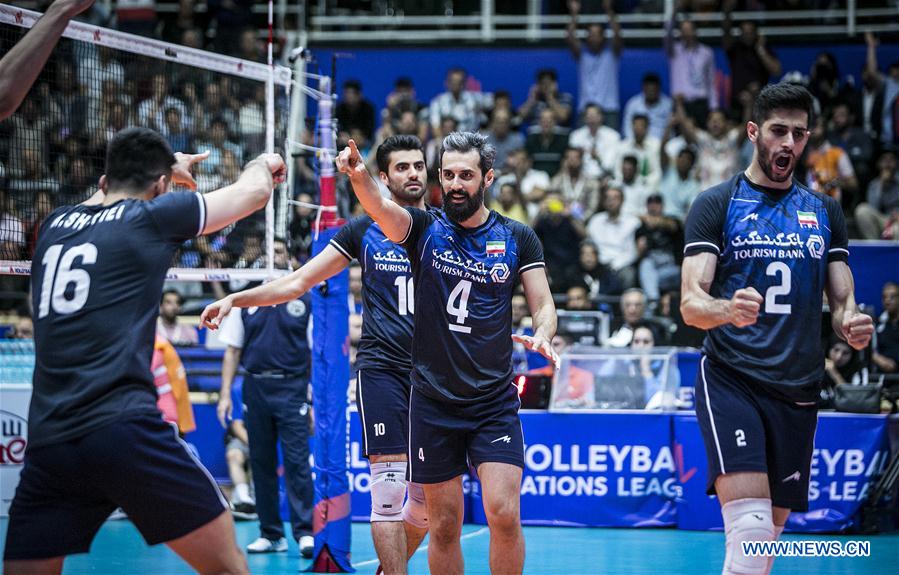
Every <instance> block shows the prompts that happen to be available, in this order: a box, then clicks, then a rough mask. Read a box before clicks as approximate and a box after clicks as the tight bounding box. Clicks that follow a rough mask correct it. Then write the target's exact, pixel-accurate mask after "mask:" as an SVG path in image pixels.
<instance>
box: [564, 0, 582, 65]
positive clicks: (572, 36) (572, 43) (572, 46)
mask: <svg viewBox="0 0 899 575" xmlns="http://www.w3.org/2000/svg"><path fill="white" fill-rule="evenodd" d="M568 11H569V12H570V13H571V20H570V21H569V22H568V27H567V32H568V33H567V34H566V35H565V40H566V41H567V42H568V49H569V50H571V55H572V56H574V59H575V60H577V59H579V58H580V57H581V41H580V40H578V38H577V17H578V14H579V13H580V11H581V3H580V2H579V1H578V0H568Z"/></svg>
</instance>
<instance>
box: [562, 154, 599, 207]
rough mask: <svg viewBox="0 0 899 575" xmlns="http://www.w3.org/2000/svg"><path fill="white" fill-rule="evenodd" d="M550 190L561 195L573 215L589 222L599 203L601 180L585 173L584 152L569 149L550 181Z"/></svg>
mask: <svg viewBox="0 0 899 575" xmlns="http://www.w3.org/2000/svg"><path fill="white" fill-rule="evenodd" d="M550 189H551V190H552V191H553V192H555V193H557V194H559V196H560V197H561V198H562V201H564V202H565V205H566V206H568V209H569V211H571V214H572V215H573V216H574V217H575V218H577V219H579V220H581V221H587V220H588V219H589V218H590V216H592V215H593V213H594V210H595V209H596V206H597V204H598V203H599V180H598V179H597V178H591V177H589V176H587V174H586V173H585V171H584V151H583V150H582V149H580V148H572V147H569V148H567V149H566V150H565V155H564V156H563V157H562V165H561V166H560V169H559V171H558V173H556V175H555V176H553V179H552V180H551V181H550Z"/></svg>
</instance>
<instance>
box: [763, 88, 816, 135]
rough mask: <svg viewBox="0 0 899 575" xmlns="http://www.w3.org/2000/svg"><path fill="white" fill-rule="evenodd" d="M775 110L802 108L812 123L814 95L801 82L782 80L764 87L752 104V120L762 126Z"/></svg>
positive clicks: (810, 123)
mask: <svg viewBox="0 0 899 575" xmlns="http://www.w3.org/2000/svg"><path fill="white" fill-rule="evenodd" d="M774 110H801V111H803V112H805V113H806V114H808V122H809V125H812V116H813V109H812V95H811V94H810V93H809V91H808V90H806V89H805V87H804V86H801V85H799V84H793V83H789V82H780V83H778V84H768V85H767V86H765V87H764V88H762V91H761V92H759V95H758V96H756V97H755V104H753V106H752V121H753V122H755V123H756V124H758V125H759V126H761V125H762V124H763V123H765V120H767V119H768V118H770V117H771V112H773V111H774Z"/></svg>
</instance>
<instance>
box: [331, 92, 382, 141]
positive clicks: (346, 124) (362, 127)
mask: <svg viewBox="0 0 899 575" xmlns="http://www.w3.org/2000/svg"><path fill="white" fill-rule="evenodd" d="M334 117H336V118H337V129H338V131H340V132H345V133H347V134H349V133H350V132H352V131H353V130H354V129H355V130H359V131H360V132H362V134H363V135H364V136H365V139H366V140H367V141H369V142H371V141H372V139H373V138H374V135H375V107H374V105H373V104H372V103H371V102H370V101H369V100H368V98H366V97H365V96H363V95H362V83H361V82H360V81H359V80H356V79H350V80H347V81H345V82H344V83H343V94H342V96H341V98H340V101H339V103H338V104H337V108H336V110H335V113H334Z"/></svg>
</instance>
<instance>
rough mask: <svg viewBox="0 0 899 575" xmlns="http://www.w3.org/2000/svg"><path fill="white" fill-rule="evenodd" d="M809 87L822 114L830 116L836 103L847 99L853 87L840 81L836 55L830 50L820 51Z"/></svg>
mask: <svg viewBox="0 0 899 575" xmlns="http://www.w3.org/2000/svg"><path fill="white" fill-rule="evenodd" d="M808 89H809V92H811V93H812V96H814V97H815V100H816V101H817V103H818V110H819V112H820V115H821V116H823V117H825V118H828V117H830V114H831V111H832V110H833V106H834V104H836V103H837V102H839V101H841V100H845V99H846V98H847V97H848V96H849V94H850V92H851V88H850V87H849V86H848V85H845V86H844V85H843V84H842V83H841V82H840V69H839V65H838V64H837V59H836V56H834V55H833V54H832V53H830V52H819V53H818V55H817V56H816V57H815V61H814V62H813V63H812V68H811V70H810V72H809V78H808Z"/></svg>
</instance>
